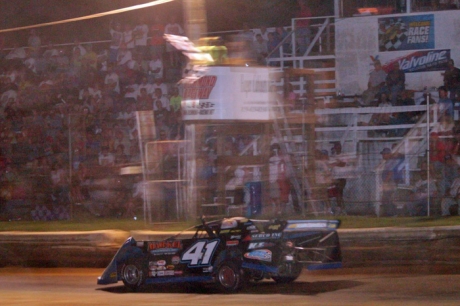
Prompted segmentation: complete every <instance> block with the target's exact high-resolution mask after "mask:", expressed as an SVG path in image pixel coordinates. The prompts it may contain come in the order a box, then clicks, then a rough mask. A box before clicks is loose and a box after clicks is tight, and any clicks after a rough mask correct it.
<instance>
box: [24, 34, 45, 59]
mask: <svg viewBox="0 0 460 306" xmlns="http://www.w3.org/2000/svg"><path fill="white" fill-rule="evenodd" d="M41 44H42V42H41V39H40V36H38V33H37V30H35V29H32V30H30V35H29V38H28V40H27V46H28V47H29V49H30V56H31V57H33V58H37V57H38V56H39V53H40V46H41Z"/></svg>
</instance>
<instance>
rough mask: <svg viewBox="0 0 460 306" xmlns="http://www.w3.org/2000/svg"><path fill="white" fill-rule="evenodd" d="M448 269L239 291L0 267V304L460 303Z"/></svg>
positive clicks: (371, 272) (375, 272)
mask: <svg viewBox="0 0 460 306" xmlns="http://www.w3.org/2000/svg"><path fill="white" fill-rule="evenodd" d="M447 270H448V269H436V268H434V269H418V268H417V267H414V268H412V269H407V268H391V269H385V268H379V269H371V268H366V269H341V270H334V271H324V272H314V273H312V272H304V273H302V275H301V277H300V278H299V279H298V280H297V281H295V282H294V283H292V284H288V285H278V284H275V283H274V282H273V281H263V282H259V283H251V284H249V285H248V286H247V287H246V288H245V289H243V290H242V291H241V292H240V293H237V294H230V295H226V294H220V293H218V292H216V291H215V290H214V289H213V288H205V289H202V290H197V289H193V288H190V287H178V286H166V285H162V286H160V287H153V286H148V287H145V288H143V289H142V290H141V291H139V292H130V291H128V290H126V289H125V287H124V286H123V285H122V283H121V282H120V283H119V284H115V285H111V286H98V285H96V278H97V276H98V275H99V274H100V273H101V272H102V269H64V268H55V269H45V268H43V269H26V268H3V269H0V300H1V301H2V302H1V304H2V305H29V306H30V305H133V304H135V305H153V304H154V305H200V306H204V305H213V306H215V305H219V306H226V305H264V306H267V305H310V306H315V305H321V306H324V305H333V306H335V305H340V306H343V305H353V306H356V305H372V306H375V305H409V306H410V305H437V306H438V305H459V301H460V275H459V274H449V273H448V272H446V271H447Z"/></svg>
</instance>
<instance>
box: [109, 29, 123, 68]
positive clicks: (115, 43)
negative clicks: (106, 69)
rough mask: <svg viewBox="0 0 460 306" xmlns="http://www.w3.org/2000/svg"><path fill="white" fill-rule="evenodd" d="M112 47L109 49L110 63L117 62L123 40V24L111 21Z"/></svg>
mask: <svg viewBox="0 0 460 306" xmlns="http://www.w3.org/2000/svg"><path fill="white" fill-rule="evenodd" d="M110 36H111V38H112V39H111V42H110V49H109V58H108V64H109V65H110V64H112V63H116V62H117V58H118V49H119V48H120V45H121V43H122V41H123V32H122V30H121V24H120V23H118V22H113V21H112V22H111V23H110Z"/></svg>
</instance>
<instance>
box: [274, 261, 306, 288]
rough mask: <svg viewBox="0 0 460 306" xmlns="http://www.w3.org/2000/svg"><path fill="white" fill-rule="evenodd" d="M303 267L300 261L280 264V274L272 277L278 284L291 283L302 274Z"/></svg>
mask: <svg viewBox="0 0 460 306" xmlns="http://www.w3.org/2000/svg"><path fill="white" fill-rule="evenodd" d="M302 268H303V267H302V265H301V264H298V263H285V264H282V265H280V266H279V268H278V270H279V274H278V275H277V276H273V277H272V278H273V280H274V281H275V282H277V283H278V284H289V283H292V282H293V281H295V280H296V279H297V278H298V277H299V276H300V273H302Z"/></svg>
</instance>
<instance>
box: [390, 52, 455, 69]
mask: <svg viewBox="0 0 460 306" xmlns="http://www.w3.org/2000/svg"><path fill="white" fill-rule="evenodd" d="M449 59H450V50H446V49H444V50H427V51H417V52H413V53H410V54H407V55H405V56H403V57H399V58H396V59H393V60H390V61H388V62H386V63H385V64H384V65H383V66H382V68H383V70H385V71H386V72H389V71H390V70H391V67H393V64H394V63H398V64H399V68H400V69H401V70H402V71H404V72H405V73H411V72H426V71H444V70H446V69H447V62H448V61H449Z"/></svg>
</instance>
